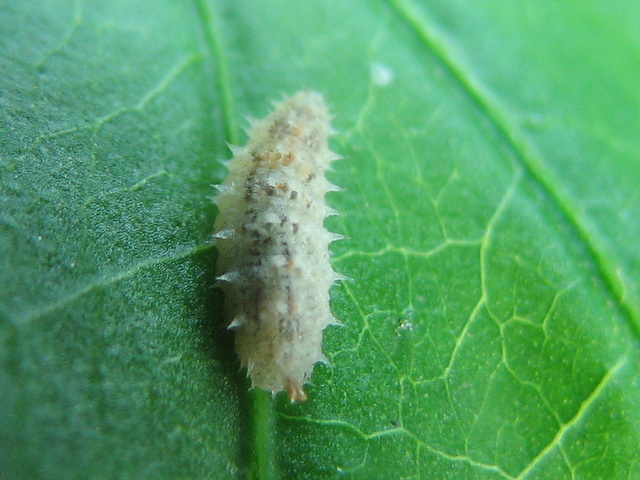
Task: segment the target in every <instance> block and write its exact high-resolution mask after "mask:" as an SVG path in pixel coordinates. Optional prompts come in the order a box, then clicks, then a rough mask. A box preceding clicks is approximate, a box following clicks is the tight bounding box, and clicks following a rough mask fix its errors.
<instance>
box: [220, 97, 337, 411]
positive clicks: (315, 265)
mask: <svg viewBox="0 0 640 480" xmlns="http://www.w3.org/2000/svg"><path fill="white" fill-rule="evenodd" d="M329 120H330V116H329V113H328V110H327V107H326V105H325V103H324V100H323V98H322V96H321V95H319V94H318V93H314V92H307V91H302V92H299V93H297V94H295V95H293V96H292V97H289V98H287V99H285V100H284V101H283V102H281V103H276V104H275V110H274V111H273V113H271V114H270V115H269V116H267V117H266V118H265V119H263V120H258V121H254V122H253V124H252V126H251V129H250V131H249V141H248V143H247V145H246V146H245V147H242V148H234V158H233V159H232V160H231V161H230V162H229V164H228V168H229V175H228V177H227V178H226V179H225V181H224V182H223V183H222V185H221V188H220V191H219V194H218V196H217V197H216V203H217V205H218V207H219V210H220V212H219V214H218V217H217V219H216V222H215V225H214V228H215V231H216V232H217V233H216V235H215V239H216V246H217V248H218V252H219V256H218V263H217V268H216V270H217V275H218V280H219V284H220V286H221V287H222V289H223V291H224V294H225V316H226V318H227V320H228V322H229V328H233V329H235V331H236V338H235V345H236V352H237V353H238V356H239V357H240V360H241V363H242V366H245V367H247V369H248V373H249V375H250V377H251V381H252V386H253V387H261V388H264V389H266V390H270V391H271V392H273V393H276V392H279V391H281V390H286V392H287V394H288V395H289V399H290V400H291V401H292V402H296V401H304V400H305V399H306V394H305V392H304V390H303V384H304V383H305V382H307V381H309V379H310V377H311V373H312V372H313V366H314V364H315V363H316V362H319V361H324V360H325V357H324V355H323V354H322V331H323V330H324V328H325V327H326V326H327V325H329V324H331V323H337V322H336V321H335V319H334V317H333V315H332V314H331V310H330V308H329V288H330V287H331V285H332V284H333V283H334V282H335V280H337V279H338V278H339V275H337V274H336V273H335V272H334V271H333V269H332V268H331V265H330V263H329V243H330V242H331V241H333V240H335V239H336V235H335V234H332V233H330V232H328V231H327V230H326V229H325V228H324V225H323V222H324V219H325V218H326V217H327V216H328V215H331V214H333V210H332V209H330V208H329V207H328V206H327V205H326V202H325V194H326V193H327V192H328V191H331V190H335V187H334V186H333V185H332V184H331V183H329V181H328V180H327V179H326V178H325V171H326V169H327V168H328V167H329V164H330V163H331V161H333V160H334V159H336V158H338V157H337V156H336V155H335V154H333V153H332V152H331V151H330V150H329V147H328V143H327V139H328V136H329V135H330V132H331V128H330V125H329Z"/></svg>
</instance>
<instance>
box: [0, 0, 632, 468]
mask: <svg viewBox="0 0 640 480" xmlns="http://www.w3.org/2000/svg"><path fill="white" fill-rule="evenodd" d="M639 21H640V4H638V2H632V1H631V0H614V1H613V2H607V3H606V4H602V3H599V2H595V1H592V0H584V1H582V2H533V1H526V0H517V1H515V2H502V1H500V2H499V1H497V0H488V1H484V2H461V1H444V0H435V1H431V2H420V1H418V0H389V1H388V2H383V3H378V2H363V1H360V2H357V1H353V2H339V1H335V0H327V1H322V2H321V1H314V2H298V3H295V2H293V3H292V2H285V1H282V0H275V1H259V0H256V1H253V2H244V1H243V2H223V1H222V0H219V1H215V0H211V1H208V0H194V2H171V1H167V0H157V1H155V2H150V1H137V2H125V1H119V2H118V1H117V2H96V1H88V2H83V1H81V0H76V1H72V0H67V1H65V0H56V1H49V2H42V1H41V2H37V1H34V2H19V1H16V0H13V1H11V0H10V1H7V2H4V3H2V4H0V32H2V33H1V34H0V72H1V75H0V202H1V204H0V205H1V208H0V385H1V386H2V387H1V390H0V411H2V412H3V413H2V415H0V477H2V478H11V479H18V480H19V479H47V480H48V479H57V478H60V479H62V478H64V479H74V478H78V479H80V478H82V479H87V478H140V479H147V478H148V479H154V480H155V479H176V478H185V479H187V478H189V479H191V478H215V479H224V478H229V479H232V478H246V477H251V478H296V479H304V478H309V479H324V478H326V479H329V478H362V479H370V478H374V479H378V478H380V479H387V478H389V479H391V478H405V479H407V478H412V479H418V478H423V479H461V478H464V479H469V478H471V479H521V480H524V479H526V480H534V479H549V478H553V479H604V478H606V479H626V478H629V479H631V478H639V477H640V463H639V462H638V458H639V456H640V447H639V445H640V404H639V403H638V398H640V341H639V340H640V241H639V240H638V239H639V238H640V220H639V219H640V193H639V192H640V190H638V188H637V186H638V185H640V168H639V166H640V135H639V133H640V115H639V113H638V112H639V105H640V89H639V88H638V79H640V55H639V53H640V33H639V30H638V29H637V25H638V22H639ZM303 88H308V89H314V90H318V91H320V92H322V93H323V94H324V95H325V97H326V98H327V100H328V102H329V104H330V105H331V107H332V110H333V111H334V112H335V114H336V118H335V122H334V123H335V126H336V128H337V129H338V131H339V134H338V135H336V136H335V137H334V138H333V140H332V143H333V149H334V150H336V151H337V152H338V153H340V154H342V155H343V156H344V157H345V160H343V161H342V162H338V163H337V164H336V168H335V171H334V172H332V173H331V174H330V179H331V180H332V181H333V182H334V183H336V184H337V185H339V186H341V187H343V188H344V191H342V192H339V193H334V194H331V195H330V197H329V199H328V200H329V203H330V204H331V205H332V206H333V207H335V208H336V209H337V210H338V211H340V212H341V213H342V215H341V216H340V217H333V218H331V219H329V220H328V221H327V226H328V228H329V229H331V230H332V231H336V232H338V233H342V234H344V235H346V236H347V239H346V240H344V241H342V242H339V243H337V244H334V246H333V251H334V257H333V259H332V261H333V264H334V266H335V268H336V270H338V271H339V272H340V273H342V274H344V275H346V276H348V277H349V278H350V279H351V280H349V281H345V282H343V283H342V284H341V285H338V286H336V287H335V288H334V289H333V290H332V291H331V295H332V307H333V310H334V312H335V314H336V316H337V317H338V318H339V319H340V321H341V322H342V323H343V324H344V326H342V327H330V328H329V329H327V330H326V332H325V342H324V351H325V353H326V354H327V356H328V357H329V359H330V360H331V364H330V365H322V364H319V365H317V366H316V370H315V373H314V376H313V385H311V386H308V387H307V388H308V393H309V397H310V400H309V401H308V402H307V403H305V404H301V405H289V404H287V402H286V399H285V398H283V396H282V395H279V396H276V398H275V399H274V400H272V399H271V397H270V396H269V395H267V394H265V393H264V392H253V393H248V392H247V388H248V382H247V380H246V379H245V378H244V373H243V372H238V362H237V360H236V357H235V354H234V352H233V337H232V335H231V334H230V333H228V332H227V331H225V330H224V328H223V327H222V326H223V319H222V316H221V314H222V310H221V302H222V298H221V295H220V293H219V292H218V291H217V290H215V289H214V288H213V275H214V273H213V271H214V265H215V258H216V253H215V249H214V248H213V246H212V245H211V230H212V225H213V221H214V218H215V215H216V211H215V207H214V205H213V203H212V202H211V201H210V198H209V197H211V196H212V195H213V194H214V190H213V188H212V187H211V184H215V183H217V182H219V181H220V180H221V179H222V178H224V175H225V170H224V168H223V167H222V164H221V162H220V161H221V160H223V159H225V158H226V157H228V155H229V152H228V149H227V147H226V145H225V141H231V142H240V143H242V142H244V141H245V139H246V136H245V134H244V133H243V132H242V130H241V127H242V126H243V125H245V123H246V122H245V120H244V117H245V116H247V115H251V116H255V117H261V116H264V115H265V114H266V113H267V112H268V111H269V108H270V101H272V100H276V99H278V98H279V97H280V96H281V94H282V93H283V92H285V93H293V92H295V91H297V90H300V89H303Z"/></svg>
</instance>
